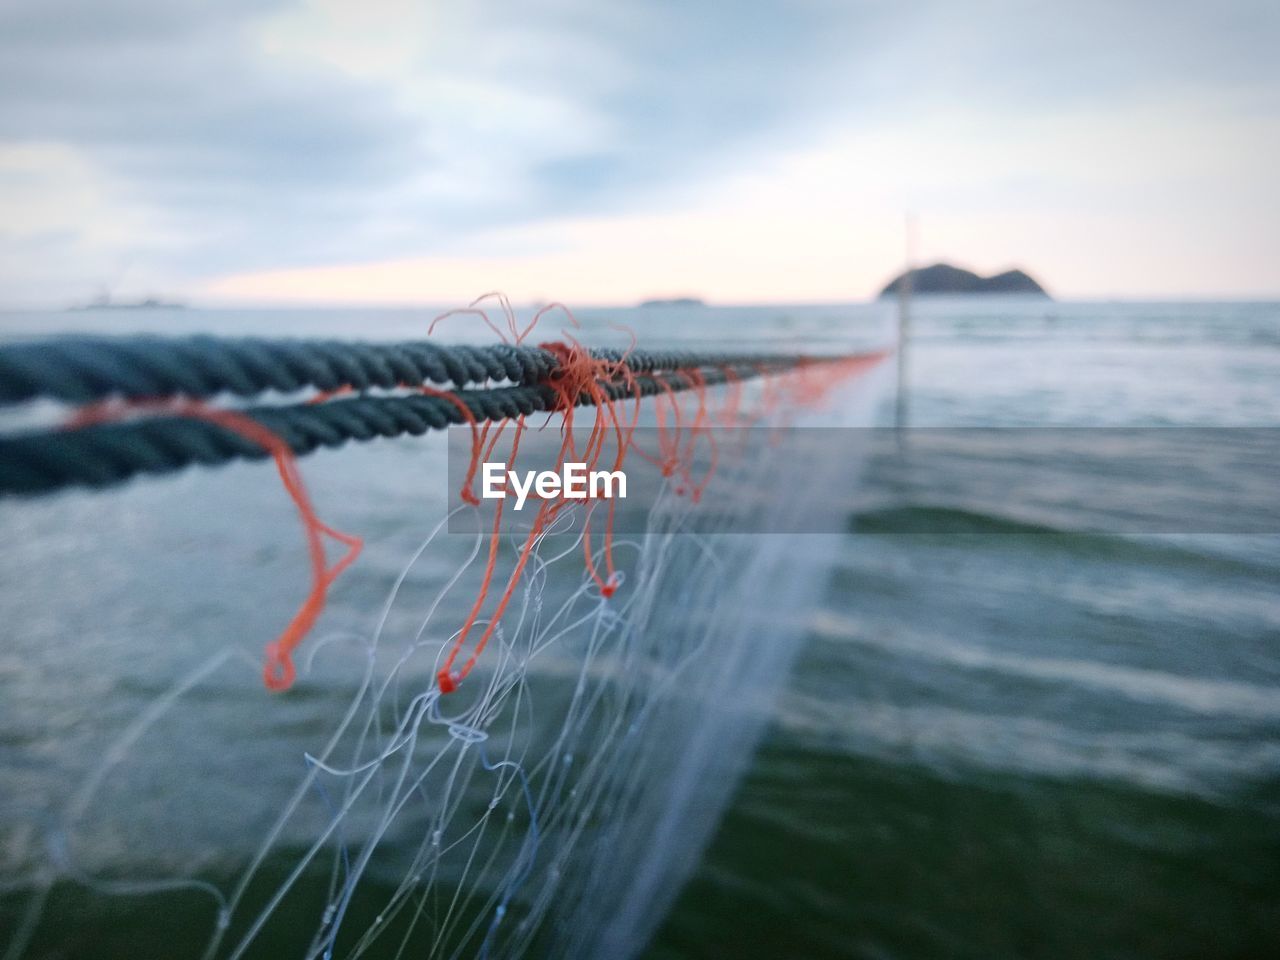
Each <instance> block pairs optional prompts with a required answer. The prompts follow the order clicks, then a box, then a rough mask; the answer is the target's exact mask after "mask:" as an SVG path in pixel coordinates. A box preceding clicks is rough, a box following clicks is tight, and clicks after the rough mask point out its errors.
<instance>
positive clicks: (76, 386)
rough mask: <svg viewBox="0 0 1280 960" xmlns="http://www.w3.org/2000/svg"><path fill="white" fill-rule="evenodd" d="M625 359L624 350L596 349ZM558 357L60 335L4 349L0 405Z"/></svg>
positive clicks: (523, 380)
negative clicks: (42, 399)
mask: <svg viewBox="0 0 1280 960" xmlns="http://www.w3.org/2000/svg"><path fill="white" fill-rule="evenodd" d="M591 355H592V356H593V357H595V358H596V359H599V360H615V361H616V360H620V359H622V357H623V352H622V351H620V350H592V351H591ZM626 359H627V366H628V367H629V368H630V369H631V370H633V371H634V372H636V373H658V372H662V371H670V370H681V369H690V368H698V367H720V366H744V367H745V366H749V365H752V364H756V363H781V362H785V363H795V362H796V361H797V360H798V359H799V358H797V357H796V356H795V355H785V356H784V355H777V354H764V355H748V354H741V353H737V354H735V353H696V352H690V351H679V350H669V351H653V350H635V351H632V352H630V353H628V354H626ZM558 365H559V364H558V361H557V358H556V355H555V354H554V353H551V352H549V351H547V350H542V349H540V348H538V347H512V346H507V345H505V344H495V345H492V346H485V347H468V346H447V345H443V344H438V343H425V342H410V343H349V342H343V341H332V340H257V339H222V338H218V337H208V336H199V337H179V338H162V337H146V336H138V337H60V338H54V339H48V340H43V341H38V342H33V343H11V344H3V345H0V405H5V404H14V403H21V402H24V401H27V400H34V399H37V398H40V397H44V398H47V399H51V400H58V401H61V402H63V403H74V404H82V403H91V402H93V401H96V400H103V399H106V398H108V397H121V398H124V399H132V400H137V399H151V398H157V397H171V396H176V395H182V396H186V397H191V398H195V399H201V398H207V397H212V396H216V395H218V394H223V393H226V394H232V395H235V396H239V397H252V396H256V395H258V394H261V393H264V392H266V391H269V390H276V391H280V392H282V393H294V392H297V391H299V390H304V389H307V388H314V389H317V390H322V391H330V390H338V389H340V388H342V387H348V386H349V387H351V388H353V389H355V390H368V389H372V388H383V389H391V388H394V387H397V386H417V385H421V384H426V383H434V384H440V385H449V386H452V387H455V388H458V389H462V388H465V387H468V386H475V385H478V384H482V383H485V382H487V381H498V382H503V381H509V382H511V383H515V384H536V383H542V382H544V381H545V380H546V379H547V377H548V376H549V375H551V374H552V373H553V372H554V371H555V370H556V369H557V367H558Z"/></svg>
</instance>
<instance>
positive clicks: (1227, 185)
mask: <svg viewBox="0 0 1280 960" xmlns="http://www.w3.org/2000/svg"><path fill="white" fill-rule="evenodd" d="M1278 46H1280V4H1277V3H1276V2H1275V0H1257V2H1255V0H1221V2H1217V3H1207V2H1199V3H1188V2H1184V0H1161V2H1158V3H1154V2H1146V0H1142V2H1139V0H1075V2H1071V3H1066V2H1054V3H1041V2H1036V0H1022V2H1016V0H1005V2H997V0H968V2H955V0H951V2H941V0H932V2H931V0H918V2H915V0H789V2H785V3H784V2H761V0H736V2H730V0H722V2H696V0H683V2H681V0H476V2H466V3H462V2H456V0H451V2H443V0H0V305H8V306H65V305H67V304H69V303H75V302H83V301H85V300H87V299H89V298H90V297H92V296H95V295H97V294H98V293H100V292H103V291H107V292H110V293H111V294H112V295H113V296H115V297H116V298H118V299H125V298H128V297H140V296H162V297H177V298H182V299H186V300H190V301H191V302H194V303H201V304H228V305H231V304H295V303H296V304H380V303H385V304H416V303H429V304H442V303H452V302H457V301H463V300H469V299H470V298H471V297H472V296H474V295H477V294H480V293H484V292H486V291H489V290H493V289H501V290H504V291H506V292H507V293H508V294H510V295H511V296H512V297H513V298H515V299H516V300H517V301H536V300H543V299H561V300H565V301H567V302H571V303H577V304H616V303H629V302H633V301H635V300H637V299H640V298H645V297H652V296H673V295H683V294H691V295H698V296H702V297H705V298H706V299H708V300H711V301H713V302H722V303H750V302H836V301H848V300H856V299H862V298H866V297H870V296H874V295H875V293H876V292H877V291H878V289H879V288H880V286H882V285H883V284H884V283H885V282H886V281H887V280H888V279H890V277H891V276H892V275H893V274H894V273H896V272H897V271H898V270H899V269H900V268H901V266H902V264H903V262H904V259H905V256H906V253H905V242H904V233H905V230H904V222H905V218H906V215H907V214H908V213H910V214H911V215H912V216H913V217H914V220H915V222H916V224H917V229H916V235H917V240H916V243H915V257H916V259H917V260H918V261H920V262H932V261H934V260H948V261H950V262H954V263H957V264H959V265H962V266H967V267H970V268H972V269H975V270H978V271H979V272H983V273H986V272H994V271H997V270H1002V269H1006V268H1008V267H1012V266H1020V267H1023V268H1025V269H1027V270H1028V271H1030V272H1031V273H1032V274H1033V275H1034V276H1036V277H1037V278H1039V279H1040V280H1041V281H1042V282H1043V283H1044V284H1045V285H1046V286H1047V287H1048V288H1049V289H1050V290H1051V291H1052V292H1053V293H1054V294H1056V295H1058V296H1062V297H1081V298H1085V297H1089V298H1095V297H1097V298H1106V297H1133V298H1141V297H1153V298H1183V297H1197V298H1214V297H1230V298H1249V297H1260V298H1265V297H1277V296H1280V186H1277V179H1278V178H1277V176H1276V173H1275V171H1276V170H1277V169H1280V57H1277V56H1276V54H1275V51H1276V49H1277V48H1278Z"/></svg>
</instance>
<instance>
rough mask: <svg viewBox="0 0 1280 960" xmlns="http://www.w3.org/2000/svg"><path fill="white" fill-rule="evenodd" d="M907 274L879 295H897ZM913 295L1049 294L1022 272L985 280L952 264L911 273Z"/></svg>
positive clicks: (886, 287)
mask: <svg viewBox="0 0 1280 960" xmlns="http://www.w3.org/2000/svg"><path fill="white" fill-rule="evenodd" d="M905 277H906V274H905V273H902V274H899V275H898V276H896V277H894V278H893V280H892V281H890V282H889V284H888V285H887V286H885V288H884V289H883V290H881V291H880V296H882V297H888V296H893V295H895V294H896V293H898V291H899V289H900V288H901V287H902V281H903V279H904V278H905ZM911 292H912V293H913V294H922V295H929V294H949V293H1020V294H1031V295H1033V296H1039V297H1048V296H1049V294H1048V292H1047V291H1046V290H1045V289H1044V287H1042V286H1040V284H1038V283H1036V281H1035V280H1033V279H1032V278H1031V277H1030V276H1029V275H1028V274H1026V273H1024V272H1023V271H1021V270H1006V271H1005V272H1004V273H997V274H993V275H992V276H990V277H982V276H979V275H978V274H976V273H974V272H973V271H972V270H965V269H963V268H961V267H954V266H952V265H951V264H949V263H935V264H934V265H933V266H930V267H918V268H916V269H915V270H912V271H911Z"/></svg>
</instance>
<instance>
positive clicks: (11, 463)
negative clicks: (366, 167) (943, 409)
mask: <svg viewBox="0 0 1280 960" xmlns="http://www.w3.org/2000/svg"><path fill="white" fill-rule="evenodd" d="M183 342H184V343H191V342H192V341H183ZM80 343H82V344H83V343H84V341H80ZM449 349H454V348H449ZM472 349H473V350H474V349H475V348H472ZM502 349H504V350H507V351H511V353H512V354H513V355H515V354H519V352H520V351H517V350H515V349H514V348H502ZM479 352H480V353H484V351H479ZM526 354H527V351H526ZM487 355H489V356H493V357H496V356H499V355H500V353H493V352H490V353H488V354H487ZM115 356H116V358H117V359H118V358H119V356H120V355H118V354H117V355H115ZM547 356H550V354H547ZM650 356H651V357H653V358H661V362H663V363H666V362H671V361H670V358H672V357H676V356H680V355H679V354H654V355H650ZM634 358H635V354H631V358H630V360H629V363H634ZM655 362H657V361H655ZM806 362H810V361H805V360H802V359H797V358H795V357H791V358H788V359H786V360H785V361H782V360H778V359H775V358H761V357H753V358H752V360H751V362H750V363H749V364H746V363H740V364H736V365H726V366H724V367H701V368H699V369H698V370H697V371H696V373H695V372H691V371H685V372H678V371H677V372H671V371H668V372H660V373H641V374H639V375H637V376H636V377H635V384H636V385H637V386H638V387H639V392H640V394H641V395H642V396H653V395H654V394H656V393H658V392H660V391H661V392H665V391H666V390H667V389H668V388H669V389H671V390H673V391H683V390H689V389H692V388H694V387H696V386H698V385H699V383H701V384H705V385H708V386H712V385H715V384H720V383H725V382H727V381H728V380H729V379H730V378H733V379H736V380H747V379H751V378H753V377H757V376H760V375H762V374H764V373H771V372H780V371H782V370H785V369H788V368H793V367H795V366H797V365H800V364H802V363H806ZM521 369H523V368H521ZM522 375H523V374H522ZM348 379H349V377H348V375H347V374H346V373H344V374H343V375H342V382H344V383H345V382H348ZM392 379H393V380H398V379H399V375H398V374H397V375H395V376H394V377H393V378H392ZM67 382H68V383H71V382H73V380H72V379H68V380H67ZM99 382H103V381H99ZM602 386H603V387H604V389H605V390H606V391H607V392H608V393H609V395H610V396H611V397H612V398H613V399H617V400H621V399H623V398H626V397H629V396H633V395H634V394H633V389H634V388H633V387H632V386H631V385H630V384H628V383H626V382H622V381H615V382H610V383H605V384H602ZM453 395H454V396H456V397H457V398H458V399H460V400H461V401H462V402H463V403H464V404H465V405H466V407H467V409H469V410H470V411H471V412H472V414H473V416H474V417H475V419H476V420H477V421H485V420H505V419H508V418H511V417H517V416H520V415H526V416H527V415H529V414H533V413H538V412H550V411H554V410H555V409H556V408H557V407H558V406H559V405H560V399H559V395H558V394H557V393H556V392H555V391H554V390H553V389H551V388H550V387H548V386H546V385H544V384H536V383H535V384H521V385H518V386H514V387H499V388H492V389H485V390H459V391H457V392H456V393H455V394H453ZM590 402H591V400H590V397H589V396H588V395H587V394H585V393H584V394H583V395H581V396H580V397H579V398H578V404H579V405H580V406H581V405H584V404H587V403H590ZM237 412H238V413H240V414H241V415H243V416H246V417H249V418H250V419H252V420H254V421H256V422H257V423H259V424H261V425H262V426H263V427H266V428H267V429H268V430H270V431H271V432H272V433H273V434H275V435H276V436H278V437H279V438H280V439H281V440H282V441H284V443H286V444H287V445H288V446H289V449H290V450H292V451H293V452H294V453H295V454H298V455H303V454H307V453H310V452H312V451H313V450H316V449H318V448H320V447H338V446H341V445H342V444H344V443H346V442H347V441H348V440H371V439H373V438H375V437H396V436H402V435H405V434H408V435H412V436H417V435H420V434H423V433H426V432H427V431H429V430H442V429H444V428H446V427H448V426H451V425H462V424H465V423H467V422H468V421H467V418H466V417H465V416H464V415H463V414H462V411H461V410H459V409H458V407H457V405H456V404H454V403H453V402H452V401H451V400H450V399H449V398H447V397H443V396H430V395H424V394H413V395H409V396H363V397H354V398H350V399H337V400H331V401H329V402H326V403H318V404H306V403H302V404H295V405H290V406H257V407H250V408H247V409H243V410H239V411H237ZM269 455H270V454H269V453H268V451H266V450H264V449H263V448H262V447H260V446H258V445H257V444H256V443H254V442H253V441H252V440H249V439H247V438H246V437H243V436H241V435H240V434H239V433H237V432H235V431H234V430H231V429H229V428H227V427H224V426H220V425H218V424H216V423H212V422H209V421H207V420H202V419H199V418H196V417H182V416H172V415H163V414H162V415H157V416H149V417H144V418H141V419H137V420H131V421H125V422H119V423H107V424H99V425H95V426H86V427H81V428H78V429H60V430H52V431H46V432H40V433H28V434H17V435H10V436H4V437H0V494H27V495H31V494H41V493H49V492H51V491H54V490H58V489H61V488H64V487H71V486H80V487H105V486H110V485H113V484H117V483H121V482H122V481H124V480H127V479H129V478H130V477H133V476H136V475H138V474H162V473H170V472H173V471H176V470H180V469H182V468H183V467H186V466H189V465H191V464H204V465H212V464H220V463H226V462H228V461H231V460H239V459H246V460H261V459H264V458H266V457H268V456H269Z"/></svg>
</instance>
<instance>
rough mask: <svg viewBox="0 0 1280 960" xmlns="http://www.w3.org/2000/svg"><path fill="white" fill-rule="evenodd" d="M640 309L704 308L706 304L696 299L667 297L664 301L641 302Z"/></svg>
mask: <svg viewBox="0 0 1280 960" xmlns="http://www.w3.org/2000/svg"><path fill="white" fill-rule="evenodd" d="M640 306H642V307H705V306H706V303H705V302H703V301H702V300H699V299H698V298H697V297H668V298H666V299H661V298H659V299H656V300H642V301H641V302H640Z"/></svg>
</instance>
